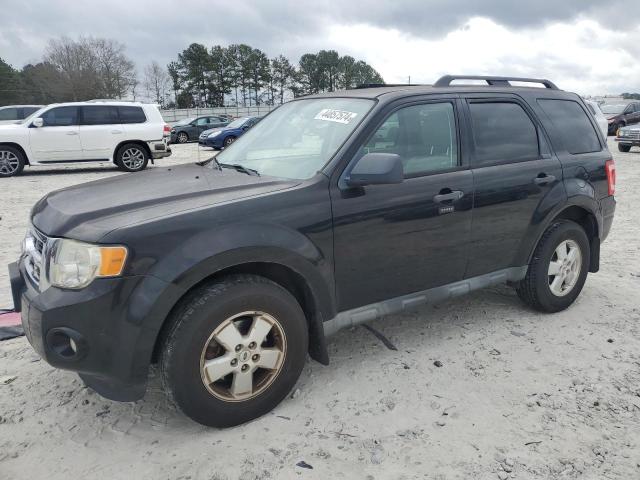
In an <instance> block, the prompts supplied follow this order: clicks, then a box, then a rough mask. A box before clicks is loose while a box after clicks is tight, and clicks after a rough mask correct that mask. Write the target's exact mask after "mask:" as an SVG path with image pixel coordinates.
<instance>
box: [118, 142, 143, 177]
mask: <svg viewBox="0 0 640 480" xmlns="http://www.w3.org/2000/svg"><path fill="white" fill-rule="evenodd" d="M148 163H149V154H148V153H147V150H146V149H145V148H144V147H142V146H141V145H138V144H137V143H127V144H126V145H123V146H122V147H120V148H119V149H118V152H117V153H116V165H117V166H118V168H119V169H120V170H124V171H125V172H139V171H140V170H144V169H145V168H147V164H148Z"/></svg>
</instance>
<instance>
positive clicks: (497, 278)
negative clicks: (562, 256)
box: [323, 265, 528, 337]
mask: <svg viewBox="0 0 640 480" xmlns="http://www.w3.org/2000/svg"><path fill="white" fill-rule="evenodd" d="M527 268H528V266H526V265H525V266H524V267H512V268H505V269H504V270H498V271H496V272H491V273H486V274H484V275H480V276H478V277H473V278H467V279H465V280H461V281H459V282H455V283H450V284H449V285H443V286H441V287H435V288H430V289H429V290H424V291H422V292H416V293H411V294H409V295H403V296H402V297H396V298H392V299H390V300H384V301H382V302H378V303H372V304H371V305H365V306H364V307H358V308H354V309H352V310H347V311H345V312H340V313H339V314H338V315H336V316H335V317H334V318H332V319H331V320H328V321H326V322H324V324H323V326H324V334H325V336H327V337H328V336H331V335H333V334H334V333H336V332H338V331H339V330H342V329H343V328H349V327H353V326H355V325H359V324H361V323H364V322H369V321H371V320H375V319H376V318H381V317H383V316H385V315H392V314H394V313H400V312H403V311H405V310H409V309H412V308H415V307H419V306H421V305H426V304H428V303H436V302H440V301H443V300H447V299H449V298H453V297H458V296H460V295H464V294H466V293H469V292H472V291H474V290H479V289H481V288H486V287H490V286H492V285H498V284H500V283H505V282H517V281H520V280H522V279H523V278H524V276H525V275H526V274H527Z"/></svg>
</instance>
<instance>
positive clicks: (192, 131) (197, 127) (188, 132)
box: [171, 115, 229, 143]
mask: <svg viewBox="0 0 640 480" xmlns="http://www.w3.org/2000/svg"><path fill="white" fill-rule="evenodd" d="M228 124H229V120H227V119H226V118H223V117H222V116H218V115H215V116H214V115H205V116H203V117H195V118H187V119H185V120H180V121H179V122H178V123H175V124H174V125H173V126H172V127H171V143H187V142H195V141H197V140H198V137H199V136H200V134H201V133H202V132H204V131H205V130H210V129H212V128H219V127H224V126H225V125H228Z"/></svg>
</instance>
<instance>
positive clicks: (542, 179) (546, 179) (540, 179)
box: [533, 173, 556, 185]
mask: <svg viewBox="0 0 640 480" xmlns="http://www.w3.org/2000/svg"><path fill="white" fill-rule="evenodd" d="M555 179H556V177H555V176H553V175H547V174H546V173H541V174H540V175H538V176H537V177H536V178H534V179H533V183H535V184H536V185H547V184H549V183H551V182H554V181H555Z"/></svg>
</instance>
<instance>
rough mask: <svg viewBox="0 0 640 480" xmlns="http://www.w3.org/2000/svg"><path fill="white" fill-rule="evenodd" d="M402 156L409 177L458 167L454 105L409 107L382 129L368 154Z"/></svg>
mask: <svg viewBox="0 0 640 480" xmlns="http://www.w3.org/2000/svg"><path fill="white" fill-rule="evenodd" d="M371 152H381V153H395V154H398V155H400V158H401V159H402V166H403V168H404V173H405V175H406V176H416V175H420V174H424V173H433V172H438V171H443V170H449V169H451V168H454V167H456V166H457V165H458V142H457V140H456V121H455V113H454V110H453V105H452V104H450V103H429V104H425V105H413V106H410V107H405V108H402V109H400V110H398V111H397V112H395V113H394V114H392V115H391V116H389V117H388V118H387V119H386V120H385V122H384V123H383V124H382V125H381V126H380V128H378V130H377V131H376V133H375V134H374V135H373V138H371V140H369V142H368V143H367V144H366V145H365V146H364V152H363V154H364V153H371Z"/></svg>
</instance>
